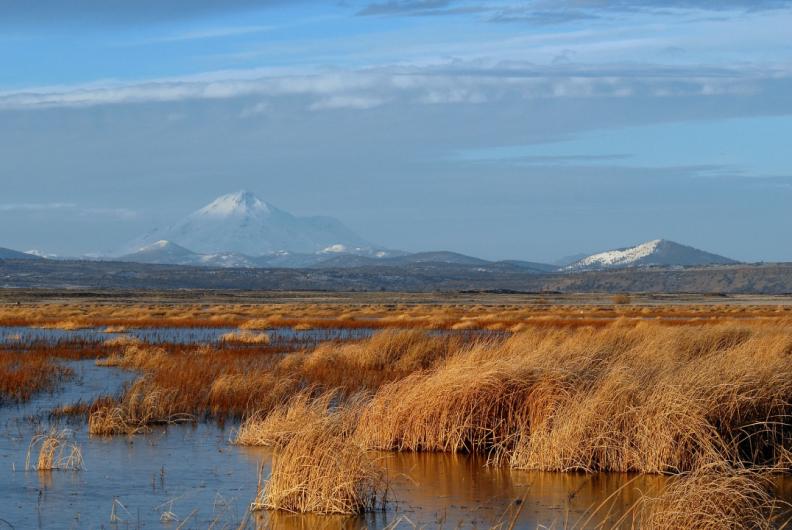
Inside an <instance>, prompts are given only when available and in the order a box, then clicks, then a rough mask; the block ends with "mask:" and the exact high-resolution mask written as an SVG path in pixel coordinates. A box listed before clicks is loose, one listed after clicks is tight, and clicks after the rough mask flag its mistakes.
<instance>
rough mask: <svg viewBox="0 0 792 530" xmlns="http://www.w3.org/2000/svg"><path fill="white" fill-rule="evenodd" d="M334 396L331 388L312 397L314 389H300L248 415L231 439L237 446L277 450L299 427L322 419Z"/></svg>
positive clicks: (325, 415)
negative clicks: (296, 392)
mask: <svg viewBox="0 0 792 530" xmlns="http://www.w3.org/2000/svg"><path fill="white" fill-rule="evenodd" d="M336 399H338V393H337V392H335V391H329V392H325V393H323V394H321V395H319V396H315V391H314V390H312V389H308V390H303V391H302V392H300V393H298V394H296V395H294V396H292V397H291V398H289V399H288V400H285V401H283V402H282V403H280V404H279V405H277V406H276V407H275V408H274V409H272V410H270V411H257V412H255V413H254V414H252V415H251V416H250V417H248V418H247V419H246V420H245V421H243V422H242V424H241V425H240V426H239V430H238V431H237V432H236V434H235V436H234V437H233V440H232V441H233V443H235V444H238V445H251V446H267V447H274V448H276V449H281V448H283V447H284V446H285V445H286V444H287V443H288V442H289V441H290V440H291V439H292V438H293V437H294V435H295V434H296V433H297V432H298V431H299V430H300V429H302V428H304V427H305V426H306V425H313V424H315V423H318V422H321V421H323V420H324V418H326V417H327V416H328V415H329V414H330V410H331V406H332V404H333V402H334V400H336Z"/></svg>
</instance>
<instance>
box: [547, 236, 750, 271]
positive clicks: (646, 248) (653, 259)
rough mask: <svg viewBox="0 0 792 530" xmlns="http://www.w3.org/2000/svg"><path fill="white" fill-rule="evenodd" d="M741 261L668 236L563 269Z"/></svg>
mask: <svg viewBox="0 0 792 530" xmlns="http://www.w3.org/2000/svg"><path fill="white" fill-rule="evenodd" d="M734 263H738V262H737V261H735V260H733V259H730V258H726V257H724V256H719V255H718V254H712V253H710V252H705V251H703V250H699V249H697V248H694V247H689V246H687V245H681V244H679V243H675V242H673V241H668V240H666V239H654V240H652V241H647V242H645V243H641V244H640V245H635V246H634V247H627V248H620V249H615V250H608V251H605V252H600V253H597V254H592V255H591V256H587V257H585V258H582V259H580V260H578V261H576V262H574V263H572V264H570V265H567V266H566V267H564V268H563V269H562V270H564V271H572V272H574V271H587V270H601V269H617V268H624V267H649V266H666V267H674V266H676V267H691V266H697V265H729V264H734Z"/></svg>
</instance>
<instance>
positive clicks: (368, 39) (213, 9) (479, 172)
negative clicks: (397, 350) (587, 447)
mask: <svg viewBox="0 0 792 530" xmlns="http://www.w3.org/2000/svg"><path fill="white" fill-rule="evenodd" d="M791 27H792V0H698V1H694V0H612V1H608V0H525V1H515V0H502V1H501V0H490V1H483V0H377V1H372V0H368V1H367V0H345V1H323V2H319V1H309V0H258V1H256V0H225V1H223V2H216V1H214V0H211V1H210V0H170V1H168V2H162V1H160V0H136V1H135V2H125V1H122V0H69V1H67V0H37V1H36V2H30V1H28V0H0V64H2V65H3V68H2V71H0V247H8V248H14V249H18V250H23V251H25V250H30V249H37V250H39V251H42V252H47V253H55V254H59V255H67V256H77V255H81V254H87V253H112V252H113V251H114V250H115V249H118V248H121V247H123V246H124V245H125V244H126V243H127V242H128V241H129V240H131V239H133V238H135V237H136V236H138V235H140V234H141V233H145V232H147V231H149V230H151V229H152V228H155V227H161V226H164V225H168V224H170V223H172V222H174V221H176V220H178V219H179V218H181V217H183V216H184V215H186V214H187V213H189V212H191V211H193V210H195V209H197V208H199V207H201V206H203V205H205V204H206V203H208V202H210V201H211V200H212V199H213V198H215V197H216V196H218V195H222V194H225V193H229V192H233V191H237V190H240V189H247V190H250V191H253V192H254V193H256V194H257V195H258V196H259V197H260V198H262V199H263V200H266V201H268V202H270V203H272V204H274V205H276V206H278V207H279V208H281V209H284V210H287V211H289V212H291V213H293V214H295V215H330V216H333V217H336V218H338V219H340V220H342V221H343V222H344V223H345V224H347V225H348V226H349V227H350V228H352V229H353V230H355V231H356V232H358V233H359V234H360V235H362V236H363V237H364V238H366V239H368V240H370V241H373V242H375V243H377V244H379V245H382V246H385V247H389V248H395V249H403V250H408V251H420V250H453V251H457V252H463V253H467V254H472V255H476V256H480V257H484V258H490V259H505V258H513V259H527V260H535V261H553V260H556V259H558V258H560V257H562V256H567V255H572V254H578V253H591V252H595V251H601V250H605V249H609V248H617V247H624V246H628V245H632V244H635V243H639V242H642V241H646V240H650V239H656V238H666V239H671V240H674V241H678V242H681V243H685V244H689V245H693V246H696V247H699V248H703V249H705V250H708V251H712V252H716V253H719V254H723V255H726V256H729V257H732V258H735V259H740V260H744V261H792V230H790V227H792V39H791V38H790V30H789V28H791Z"/></svg>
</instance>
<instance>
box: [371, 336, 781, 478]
mask: <svg viewBox="0 0 792 530" xmlns="http://www.w3.org/2000/svg"><path fill="white" fill-rule="evenodd" d="M790 348H792V329H790V328H761V327H760V328H733V327H731V326H726V327H720V328H718V327H715V328H704V329H689V328H668V327H664V326H659V325H655V324H649V323H647V324H640V325H637V326H634V325H630V326H625V325H621V324H614V325H613V326H610V327H607V328H604V329H597V328H593V329H579V330H545V331H542V332H536V331H534V332H531V333H521V334H518V335H515V336H512V337H511V338H509V339H507V340H502V341H498V340H489V341H479V342H478V343H476V344H473V345H472V346H469V347H467V348H463V349H461V350H459V351H457V352H456V353H454V354H453V355H450V356H448V358H447V359H445V360H444V361H443V362H441V363H439V364H438V365H437V366H435V367H433V368H430V369H428V370H421V371H416V372H414V373H411V374H409V375H407V376H406V377H403V378H401V379H397V380H395V381H392V382H390V383H388V384H385V385H384V386H382V387H381V388H380V389H379V390H378V391H377V392H376V394H375V395H374V397H373V399H372V401H371V403H370V404H369V405H368V406H367V407H366V410H365V411H364V413H363V414H362V417H361V420H360V422H359V425H358V429H357V433H356V437H357V439H358V440H359V441H360V442H361V443H362V444H363V445H364V446H366V447H371V448H376V449H384V450H412V451H416V450H417V451H468V452H471V451H473V452H479V453H484V454H487V455H489V456H490V457H491V458H492V461H493V462H498V463H507V464H508V465H510V466H512V467H515V468H521V469H536V470H555V471H569V470H583V471H638V472H646V473H678V472H685V471H692V470H696V469H699V468H703V467H706V466H709V465H713V464H715V463H718V462H724V461H725V462H728V463H730V464H733V465H738V464H740V465H748V466H772V465H775V464H777V463H778V462H779V460H780V459H783V458H784V455H785V454H788V453H787V451H788V449H789V446H790V440H791V439H792V437H791V436H790V435H791V434H792V426H790V422H789V417H790V414H791V413H792V363H790V362H789V355H790V351H792V350H790Z"/></svg>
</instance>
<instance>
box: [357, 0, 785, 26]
mask: <svg viewBox="0 0 792 530" xmlns="http://www.w3.org/2000/svg"><path fill="white" fill-rule="evenodd" d="M788 7H792V0H712V1H701V0H534V1H529V2H515V1H511V2H509V1H503V2H483V1H470V0H388V1H380V2H372V3H370V4H368V5H366V6H365V7H363V8H362V9H360V10H359V11H358V15H363V16H452V15H460V14H474V13H475V14H480V15H482V19H483V20H485V21H489V22H523V23H528V24H533V25H537V24H538V25H546V24H564V23H568V22H572V21H577V20H588V19H595V18H601V17H603V16H607V15H608V14H617V13H624V12H630V13H635V12H651V13H654V14H661V13H673V12H678V11H680V10H689V11H729V10H731V11H743V12H750V11H764V10H771V9H783V8H788Z"/></svg>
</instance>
